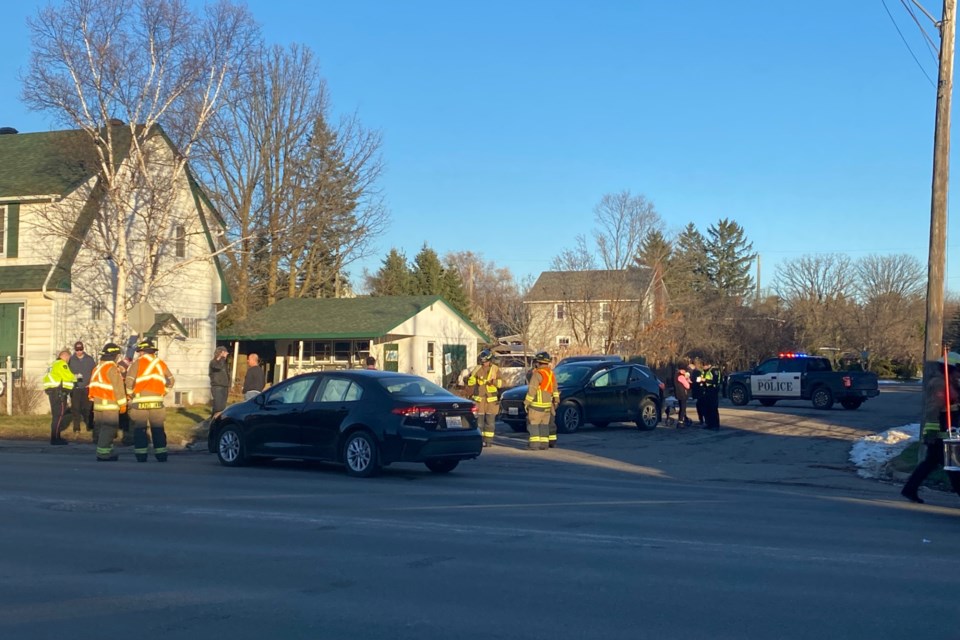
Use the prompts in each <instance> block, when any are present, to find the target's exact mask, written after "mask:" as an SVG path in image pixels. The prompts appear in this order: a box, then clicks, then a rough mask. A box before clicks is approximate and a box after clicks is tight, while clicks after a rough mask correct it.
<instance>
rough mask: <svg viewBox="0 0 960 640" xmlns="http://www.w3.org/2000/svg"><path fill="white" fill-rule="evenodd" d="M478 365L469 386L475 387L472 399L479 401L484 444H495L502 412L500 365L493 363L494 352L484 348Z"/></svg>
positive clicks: (468, 381)
mask: <svg viewBox="0 0 960 640" xmlns="http://www.w3.org/2000/svg"><path fill="white" fill-rule="evenodd" d="M477 362H478V364H477V366H476V367H474V369H473V371H471V372H470V376H469V377H468V378H467V386H468V387H470V388H471V389H473V396H471V397H472V399H473V401H474V402H476V403H477V419H478V421H479V422H480V432H481V433H482V434H483V446H485V447H489V446H491V445H492V444H493V437H494V436H495V435H496V431H497V428H496V424H497V414H498V413H500V395H499V394H500V389H501V388H502V387H503V380H501V379H500V367H498V366H497V365H495V364H493V353H492V352H491V351H490V350H489V349H484V350H483V351H481V352H480V355H478V356H477Z"/></svg>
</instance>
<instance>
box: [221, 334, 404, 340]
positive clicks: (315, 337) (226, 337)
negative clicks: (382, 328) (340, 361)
mask: <svg viewBox="0 0 960 640" xmlns="http://www.w3.org/2000/svg"><path fill="white" fill-rule="evenodd" d="M388 335H390V333H389V332H388V333H370V332H361V333H354V332H350V333H257V334H254V335H243V336H241V335H231V334H227V333H220V332H217V340H248V341H249V340H336V339H339V338H361V339H365V340H374V339H376V338H382V337H384V336H388Z"/></svg>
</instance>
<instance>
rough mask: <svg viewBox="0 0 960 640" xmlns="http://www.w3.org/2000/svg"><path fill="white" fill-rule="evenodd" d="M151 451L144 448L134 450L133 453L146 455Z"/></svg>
mask: <svg viewBox="0 0 960 640" xmlns="http://www.w3.org/2000/svg"><path fill="white" fill-rule="evenodd" d="M149 450H150V449H149V447H144V448H143V449H137V448H134V450H133V452H134V453H135V454H137V455H146V453H147V452H148V451H149Z"/></svg>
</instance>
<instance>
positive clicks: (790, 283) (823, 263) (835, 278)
mask: <svg viewBox="0 0 960 640" xmlns="http://www.w3.org/2000/svg"><path fill="white" fill-rule="evenodd" d="M855 287H856V273H855V270H854V268H853V264H852V262H851V260H850V258H849V257H847V256H846V255H844V254H839V253H827V254H810V255H804V256H800V257H799V258H796V259H793V260H788V261H786V262H783V263H782V264H780V265H778V266H777V269H776V275H775V277H774V288H775V289H776V291H777V293H778V294H779V295H780V297H781V298H782V299H783V300H784V301H785V303H786V305H787V308H788V309H789V312H790V315H791V317H792V319H793V323H794V325H795V327H796V331H797V335H796V338H795V341H796V343H797V344H795V345H788V346H791V347H792V348H802V349H807V350H816V349H822V348H824V347H827V348H831V349H839V350H840V351H841V352H842V351H848V350H851V349H852V348H853V346H854V345H853V344H852V342H851V340H852V339H853V336H851V335H850V328H851V323H850V315H849V314H850V310H851V309H852V307H851V304H850V303H851V301H852V299H853V297H854V294H855V292H856V289H855Z"/></svg>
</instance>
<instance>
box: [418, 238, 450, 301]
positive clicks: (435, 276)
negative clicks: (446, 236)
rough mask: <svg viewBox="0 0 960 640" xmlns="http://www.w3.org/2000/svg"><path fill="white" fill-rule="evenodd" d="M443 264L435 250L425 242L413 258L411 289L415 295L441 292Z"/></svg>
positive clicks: (440, 293)
mask: <svg viewBox="0 0 960 640" xmlns="http://www.w3.org/2000/svg"><path fill="white" fill-rule="evenodd" d="M443 271H444V269H443V264H441V262H440V256H438V255H437V252H436V251H434V250H433V249H431V248H430V247H428V246H427V245H426V244H424V245H423V248H422V249H420V253H418V254H417V255H416V257H415V258H414V259H413V272H412V276H413V291H412V293H414V294H416V295H425V296H426V295H442V294H443Z"/></svg>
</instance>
